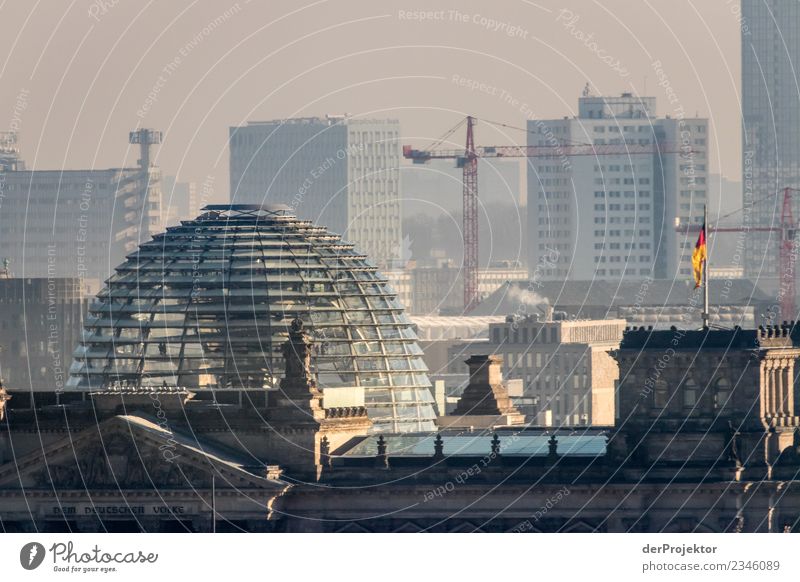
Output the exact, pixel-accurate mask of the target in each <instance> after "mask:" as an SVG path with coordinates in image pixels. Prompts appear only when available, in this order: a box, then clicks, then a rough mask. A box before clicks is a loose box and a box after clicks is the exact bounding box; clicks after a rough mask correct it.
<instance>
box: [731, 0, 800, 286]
mask: <svg viewBox="0 0 800 582" xmlns="http://www.w3.org/2000/svg"><path fill="white" fill-rule="evenodd" d="M741 10H742V23H743V25H742V27H741V41H742V184H743V186H744V190H743V195H742V204H741V206H742V207H744V208H745V210H746V213H747V214H746V219H747V220H748V223H749V225H750V226H774V225H775V224H776V223H777V222H778V221H779V220H780V215H781V205H782V196H783V189H784V188H786V187H792V188H800V161H798V160H800V131H798V127H800V96H798V92H797V86H796V84H795V79H796V78H797V63H798V62H800V4H799V3H797V2H794V1H793V0H771V1H770V2H765V1H764V0H742V3H741ZM792 208H793V211H794V216H795V219H797V217H798V216H800V197H798V196H796V195H795V196H794V199H793V204H792ZM777 238H778V237H777V233H775V232H756V231H750V232H749V233H748V240H747V242H748V244H747V249H746V250H747V265H746V269H747V276H749V277H758V278H759V279H761V278H765V277H776V276H777V270H778V252H777V248H778V247H777Z"/></svg>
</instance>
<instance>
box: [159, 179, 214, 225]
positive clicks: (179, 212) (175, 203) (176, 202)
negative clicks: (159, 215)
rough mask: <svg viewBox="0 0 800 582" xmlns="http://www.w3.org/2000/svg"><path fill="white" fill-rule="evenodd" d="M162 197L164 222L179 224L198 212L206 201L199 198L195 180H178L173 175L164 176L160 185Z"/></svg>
mask: <svg viewBox="0 0 800 582" xmlns="http://www.w3.org/2000/svg"><path fill="white" fill-rule="evenodd" d="M161 191H162V195H163V198H164V223H165V224H168V225H170V226H171V225H175V224H179V223H180V221H181V220H191V219H192V218H194V217H195V216H197V215H198V214H200V209H201V207H203V206H205V204H206V203H207V202H208V201H206V202H204V201H203V200H201V197H200V193H199V192H198V188H197V183H196V182H178V181H177V179H176V178H175V176H165V177H164V179H163V180H162V187H161Z"/></svg>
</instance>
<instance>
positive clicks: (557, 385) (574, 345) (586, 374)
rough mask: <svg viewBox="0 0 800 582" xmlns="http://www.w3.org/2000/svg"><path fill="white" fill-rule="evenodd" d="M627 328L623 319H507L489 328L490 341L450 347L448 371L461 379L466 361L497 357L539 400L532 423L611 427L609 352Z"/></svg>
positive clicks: (613, 375) (613, 369)
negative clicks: (473, 358) (536, 413)
mask: <svg viewBox="0 0 800 582" xmlns="http://www.w3.org/2000/svg"><path fill="white" fill-rule="evenodd" d="M625 326H626V323H625V320H622V319H607V320H597V321H592V320H564V321H558V320H556V321H553V320H552V319H550V320H545V321H539V320H538V319H537V318H535V317H524V318H508V319H507V320H506V321H505V322H504V323H493V324H490V325H489V339H488V341H481V340H476V341H472V342H466V343H462V344H460V345H454V346H452V347H450V349H449V353H448V362H449V366H448V369H449V371H450V372H451V373H452V374H464V373H465V372H466V368H465V366H466V364H465V363H464V360H465V359H466V358H467V357H469V356H472V355H477V354H495V355H498V356H501V357H502V359H503V364H504V366H503V367H504V369H505V379H506V380H507V381H508V380H520V381H521V382H522V390H523V396H525V397H527V398H534V399H537V402H538V404H537V411H538V414H539V418H538V419H537V423H536V424H538V425H540V426H587V425H592V426H611V425H613V424H614V398H615V388H616V381H617V380H618V379H619V372H618V368H617V364H616V362H615V361H614V360H613V359H612V358H611V356H610V354H609V352H610V351H611V350H613V349H615V348H617V347H618V346H619V342H620V340H621V339H622V333H623V331H624V329H625Z"/></svg>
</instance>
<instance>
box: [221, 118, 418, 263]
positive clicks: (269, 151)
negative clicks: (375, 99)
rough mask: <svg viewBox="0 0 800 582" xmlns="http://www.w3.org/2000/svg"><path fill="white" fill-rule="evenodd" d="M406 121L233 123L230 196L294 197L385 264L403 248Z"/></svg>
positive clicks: (302, 212)
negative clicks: (402, 164)
mask: <svg viewBox="0 0 800 582" xmlns="http://www.w3.org/2000/svg"><path fill="white" fill-rule="evenodd" d="M399 139H400V124H399V122H398V121H397V120H387V119H352V118H348V117H343V116H336V117H334V116H328V117H325V118H318V117H312V118H293V119H281V120H275V121H264V122H250V123H248V124H247V125H245V126H241V127H232V128H230V180H231V184H230V191H231V202H234V203H237V204H245V203H249V204H265V203H269V204H276V203H277V204H288V205H289V206H291V207H292V209H293V210H294V211H295V212H296V213H297V215H298V216H299V217H302V218H305V219H307V220H312V221H314V222H315V223H316V224H320V225H322V226H326V227H327V228H328V229H329V230H331V231H332V232H335V233H337V234H341V235H342V236H343V237H344V238H345V239H346V240H348V241H350V242H353V243H355V245H356V248H357V249H358V250H359V251H360V252H363V253H365V254H367V255H369V256H370V257H371V258H372V259H373V260H374V261H375V262H376V263H377V264H378V265H380V266H387V265H392V264H393V263H394V262H395V261H396V260H398V259H399V258H400V254H401V250H402V249H401V241H402V233H401V215H400V155H401V150H400V142H399Z"/></svg>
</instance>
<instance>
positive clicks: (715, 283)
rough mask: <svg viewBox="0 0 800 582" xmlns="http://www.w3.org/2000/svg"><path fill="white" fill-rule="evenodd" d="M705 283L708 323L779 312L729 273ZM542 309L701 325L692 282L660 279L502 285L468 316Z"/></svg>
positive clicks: (757, 319) (748, 320)
mask: <svg viewBox="0 0 800 582" xmlns="http://www.w3.org/2000/svg"><path fill="white" fill-rule="evenodd" d="M710 274H712V275H714V274H718V275H721V277H720V278H711V279H710V280H709V299H710V305H709V307H710V310H709V311H710V315H711V323H712V324H713V325H716V326H722V327H728V328H732V327H734V326H736V325H738V326H740V327H754V326H757V325H759V324H761V323H764V322H766V321H768V320H770V319H771V316H774V313H775V312H776V311H777V310H778V309H779V305H778V304H777V303H776V301H775V298H774V297H770V296H769V295H767V294H765V293H764V292H763V291H761V289H760V288H759V287H758V286H756V285H755V284H754V283H753V282H752V281H750V280H748V279H742V278H740V277H739V272H738V271H735V270H726V271H722V272H719V271H711V272H710ZM547 307H552V308H554V309H555V310H556V311H563V312H565V313H566V314H567V316H568V317H570V318H571V319H606V318H619V319H624V320H626V321H627V322H628V323H629V324H630V325H636V326H646V327H647V326H653V327H655V328H656V329H669V328H670V327H671V326H676V327H681V328H687V329H692V328H695V327H699V326H701V325H702V319H701V312H702V310H703V297H702V289H695V288H694V282H692V281H690V280H688V279H686V280H683V281H680V280H678V281H675V280H671V279H670V280H664V279H645V280H643V281H636V280H633V281H621V282H619V281H618V282H612V281H604V280H594V281H524V282H522V281H517V282H511V283H508V284H506V285H503V286H502V287H501V288H499V289H498V290H497V291H495V292H494V293H493V294H492V295H490V296H489V297H487V298H486V299H484V300H483V301H482V302H481V304H480V305H478V307H477V308H475V309H474V310H473V311H471V312H470V314H471V315H514V316H517V317H524V316H526V315H539V314H542V313H544V310H545V309H546V308H547Z"/></svg>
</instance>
